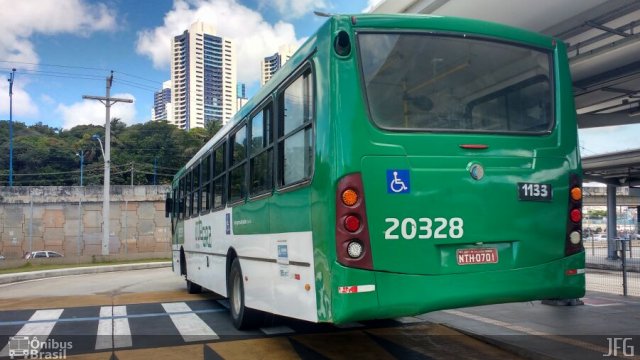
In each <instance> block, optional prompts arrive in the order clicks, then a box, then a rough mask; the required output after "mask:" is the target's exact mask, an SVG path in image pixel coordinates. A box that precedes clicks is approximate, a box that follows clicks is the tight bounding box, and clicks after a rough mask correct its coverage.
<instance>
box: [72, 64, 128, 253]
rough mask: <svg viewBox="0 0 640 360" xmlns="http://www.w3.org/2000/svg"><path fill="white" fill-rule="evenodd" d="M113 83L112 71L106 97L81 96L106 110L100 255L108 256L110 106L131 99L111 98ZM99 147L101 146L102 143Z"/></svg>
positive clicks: (108, 79)
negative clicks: (102, 105) (98, 102)
mask: <svg viewBox="0 0 640 360" xmlns="http://www.w3.org/2000/svg"><path fill="white" fill-rule="evenodd" d="M112 83H113V71H111V75H110V76H109V77H107V94H106V95H107V96H89V95H83V96H82V98H83V99H88V100H98V101H100V102H101V103H103V104H104V106H105V108H106V120H105V125H104V138H105V139H104V151H103V152H102V156H103V157H104V186H103V189H104V193H103V199H102V224H103V226H102V255H109V214H110V209H109V200H110V199H109V196H110V186H111V158H110V157H111V119H110V116H111V114H110V112H111V105H113V104H115V103H117V102H125V103H132V102H133V100H131V99H120V98H112V97H111V84H112ZM100 143H101V146H102V142H100Z"/></svg>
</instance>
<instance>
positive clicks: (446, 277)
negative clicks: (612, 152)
mask: <svg viewBox="0 0 640 360" xmlns="http://www.w3.org/2000/svg"><path fill="white" fill-rule="evenodd" d="M333 21H334V23H333V30H332V31H331V33H332V34H335V33H337V32H338V31H340V30H345V31H347V32H349V33H350V35H351V36H352V38H354V36H355V35H354V34H355V32H357V31H358V30H359V29H367V30H371V29H380V28H385V29H398V30H402V31H404V30H416V31H420V30H428V31H431V30H434V31H443V32H447V33H455V32H461V33H465V34H473V35H478V36H484V37H489V38H496V39H502V40H506V41H514V42H518V43H521V44H523V45H526V46H534V47H542V48H547V49H552V50H553V56H554V74H553V75H554V77H555V79H554V90H555V99H554V101H555V104H554V111H555V114H554V115H555V119H556V123H555V127H554V128H553V129H552V131H551V132H550V133H549V134H543V135H504V134H501V135H497V134H496V135H493V134H479V133H455V134H454V133H446V132H420V133H400V132H390V131H385V130H381V129H379V128H378V127H377V126H375V125H374V124H373V123H372V122H371V121H370V119H369V118H368V113H367V110H366V109H367V108H366V102H365V99H364V96H363V93H362V84H361V81H360V68H359V65H358V61H357V58H356V54H357V52H355V51H354V52H352V54H351V55H350V56H349V57H347V58H342V57H338V56H336V55H335V54H334V53H332V52H331V53H330V54H329V55H328V56H329V58H330V60H329V62H330V64H331V65H330V66H331V69H330V79H331V81H330V83H329V84H328V86H329V88H330V89H331V91H330V93H329V94H319V97H318V100H317V101H318V108H319V109H321V108H324V107H325V106H326V107H328V108H330V109H331V115H330V116H329V117H325V116H324V115H321V114H320V113H319V114H318V120H317V122H318V124H319V126H320V124H321V123H324V122H327V121H330V123H331V124H332V125H333V129H332V130H333V131H332V133H333V134H334V136H335V144H331V145H334V146H332V147H331V148H323V149H317V152H316V156H317V158H316V166H317V168H318V169H327V171H326V172H325V171H316V175H315V179H314V186H316V184H318V183H322V184H323V185H324V184H325V183H326V182H327V181H331V182H332V183H333V184H334V190H333V192H331V191H329V192H328V193H327V194H326V197H327V198H328V199H330V198H333V197H334V196H335V195H334V194H335V184H336V183H337V180H338V179H339V178H341V177H342V176H344V175H347V174H350V173H361V174H362V179H363V183H364V196H365V199H366V203H367V209H366V211H367V221H368V223H369V233H370V237H371V239H370V241H371V251H372V254H373V269H374V271H364V270H357V269H348V268H345V267H343V266H342V265H339V264H338V263H337V262H336V261H335V245H334V244H333V243H332V240H334V239H335V232H333V233H332V232H331V231H326V230H322V231H323V234H322V235H323V236H322V237H320V236H318V235H320V234H318V233H316V230H317V228H316V227H315V226H314V241H315V244H316V246H317V247H318V248H319V250H318V251H317V253H322V254H327V256H329V257H331V256H333V257H334V258H329V259H328V261H327V262H322V264H323V266H322V267H321V268H316V272H317V273H322V275H323V276H322V277H319V276H317V279H318V278H321V279H322V281H323V284H320V283H319V282H317V283H316V286H317V288H318V289H326V290H325V291H328V292H330V293H331V294H332V295H331V298H332V299H333V301H331V302H330V304H331V305H330V306H331V307H332V308H331V317H330V318H329V319H326V320H328V321H333V322H346V321H353V320H358V319H369V318H388V317H394V316H403V315H408V314H410V313H413V314H417V313H423V312H426V311H432V310H437V309H445V308H452V307H459V306H471V305H479V304H488V303H498V302H507V301H525V300H532V299H544V298H563V297H567V298H573V297H579V296H582V295H583V294H584V276H583V275H578V276H574V277H568V276H565V271H566V270H567V269H570V268H571V269H582V268H584V254H578V255H575V256H572V257H569V258H567V257H565V253H564V251H565V238H566V223H567V216H568V210H567V207H568V197H569V193H568V191H569V189H568V186H569V176H570V174H571V173H574V174H578V175H580V174H581V166H580V157H579V153H578V151H577V126H576V120H575V107H574V104H573V96H572V90H571V80H570V77H569V68H568V62H567V59H566V55H565V53H566V50H565V47H564V44H562V43H561V42H559V41H558V42H554V41H553V40H552V39H551V38H548V37H545V36H542V35H539V34H535V33H531V32H527V31H524V30H519V29H513V28H509V27H504V26H501V25H497V24H489V23H484V22H478V21H473V20H472V21H468V20H464V19H451V18H441V17H423V16H389V17H387V16H362V17H359V16H356V25H355V26H353V25H352V23H351V19H350V18H336V19H335V20H333ZM318 38H324V36H323V35H319V36H318ZM318 48H319V50H318V54H317V57H318V62H320V63H321V62H323V61H324V60H325V59H323V58H322V56H323V54H325V51H323V50H322V49H323V48H322V47H318ZM318 88H321V87H320V84H319V86H318ZM321 89H324V88H321ZM319 91H322V90H319ZM320 95H326V96H327V97H326V98H324V97H321V96H320ZM317 136H318V139H321V136H322V137H324V133H320V132H318V133H317ZM327 141H328V140H327ZM461 144H485V145H487V146H488V148H487V149H486V150H469V149H462V148H461V147H460V145H461ZM326 145H327V146H328V145H330V144H328V143H327V144H326ZM329 149H330V150H329ZM329 154H330V155H329ZM323 155H325V156H323ZM323 159H329V164H324V163H322V162H321V161H322V160H323ZM472 164H480V165H482V166H483V167H484V170H485V176H484V178H482V179H481V180H474V179H473V178H472V177H471V176H470V172H469V167H470V165H472ZM390 169H406V170H409V171H410V177H411V178H410V180H411V192H410V194H389V193H388V191H387V186H388V184H387V182H386V181H387V177H386V172H387V170H390ZM518 182H531V183H544V184H550V185H551V186H552V188H553V198H552V200H551V201H548V202H542V201H536V202H534V201H521V200H519V199H518V188H517V183H518ZM322 191H325V189H324V188H323V190H322ZM318 208H319V209H321V210H322V213H320V212H314V214H313V219H314V224H315V219H316V218H317V217H322V218H327V219H329V221H327V222H324V221H318V222H319V223H320V224H322V226H324V224H326V225H328V228H335V224H331V221H334V222H335V220H334V219H335V210H334V209H331V206H330V205H329V206H327V207H326V208H325V207H322V208H320V207H318ZM325 211H326V212H325ZM390 217H393V218H398V219H400V220H402V219H405V218H412V219H416V220H417V219H419V218H430V219H435V218H445V219H451V218H460V219H463V220H464V235H463V236H462V237H460V238H456V239H452V238H450V237H449V238H446V239H434V238H430V239H418V238H417V237H416V238H414V239H412V240H405V239H402V237H400V239H398V240H387V239H385V231H386V230H387V229H388V226H389V224H388V223H386V222H385V219H386V218H390ZM324 229H326V228H324ZM465 248H495V249H496V251H497V255H498V259H499V261H498V262H497V263H496V264H479V265H458V263H457V261H456V251H457V250H458V249H465ZM329 254H330V255H329ZM325 263H329V264H331V266H330V267H331V268H330V269H326V268H325V267H324V266H325V265H324V264H325ZM327 271H329V272H330V273H327ZM328 276H330V278H331V279H332V280H331V282H330V284H327V283H328V281H327V280H326V279H327V277H328ZM365 284H375V285H376V291H375V292H371V293H359V294H346V295H345V294H338V293H337V288H338V287H339V286H350V285H365ZM320 285H322V286H320ZM327 288H330V289H327ZM323 297H324V295H319V298H323ZM322 306H326V305H322ZM323 310H324V309H323Z"/></svg>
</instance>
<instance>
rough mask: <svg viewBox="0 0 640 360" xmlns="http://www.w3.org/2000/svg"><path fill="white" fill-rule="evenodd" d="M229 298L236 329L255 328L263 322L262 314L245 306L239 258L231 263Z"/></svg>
mask: <svg viewBox="0 0 640 360" xmlns="http://www.w3.org/2000/svg"><path fill="white" fill-rule="evenodd" d="M227 296H228V298H229V312H230V313H231V320H232V322H233V325H234V326H235V327H236V329H238V330H246V329H251V328H255V327H256V326H257V325H258V324H259V322H260V320H261V316H260V314H261V313H260V312H259V311H257V310H254V309H249V308H247V307H246V306H245V305H244V301H245V296H244V281H243V278H242V269H241V268H240V260H238V258H235V259H233V262H232V263H231V269H230V270H229V278H228V279H227Z"/></svg>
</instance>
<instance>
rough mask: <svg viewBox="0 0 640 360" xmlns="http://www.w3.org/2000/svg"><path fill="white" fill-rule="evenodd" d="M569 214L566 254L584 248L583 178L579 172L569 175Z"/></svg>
mask: <svg viewBox="0 0 640 360" xmlns="http://www.w3.org/2000/svg"><path fill="white" fill-rule="evenodd" d="M568 200H569V208H568V211H569V214H568V218H567V232H566V239H565V255H567V256H568V255H572V254H575V253H578V252H580V251H582V250H583V249H584V247H583V244H582V179H581V178H580V176H578V175H577V174H571V175H570V176H569V199H568Z"/></svg>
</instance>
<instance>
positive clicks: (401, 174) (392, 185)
mask: <svg viewBox="0 0 640 360" xmlns="http://www.w3.org/2000/svg"><path fill="white" fill-rule="evenodd" d="M409 183H410V180H409V170H395V169H394V170H387V193H388V194H407V193H409V192H410V185H409Z"/></svg>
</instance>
